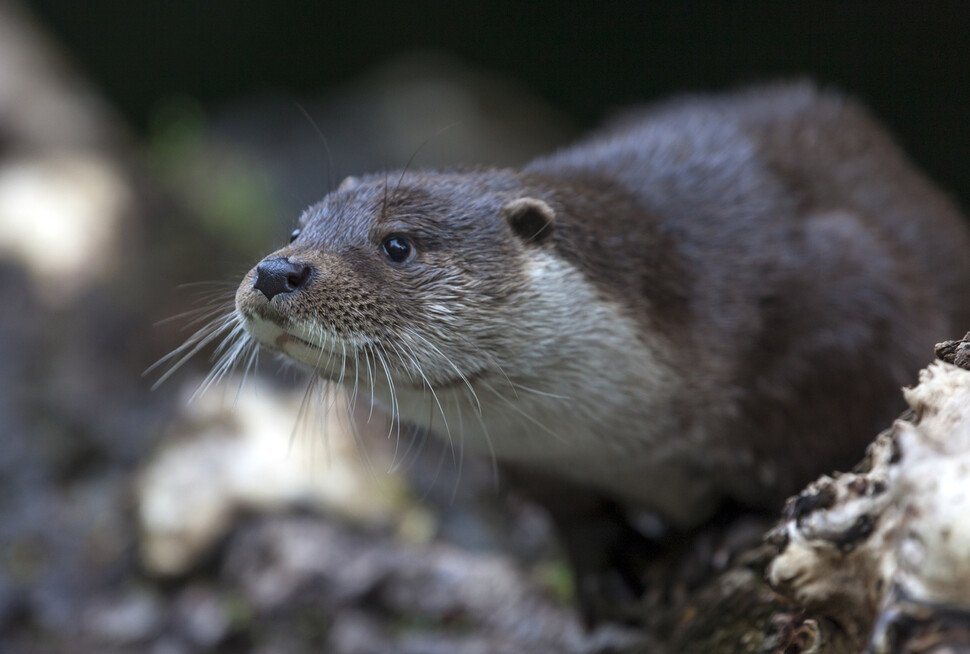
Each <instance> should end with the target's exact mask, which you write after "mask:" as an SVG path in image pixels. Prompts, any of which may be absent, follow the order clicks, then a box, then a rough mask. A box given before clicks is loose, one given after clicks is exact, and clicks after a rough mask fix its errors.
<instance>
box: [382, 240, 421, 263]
mask: <svg viewBox="0 0 970 654" xmlns="http://www.w3.org/2000/svg"><path fill="white" fill-rule="evenodd" d="M381 249H383V250H384V254H386V255H387V258H388V259H390V260H391V261H393V262H394V263H403V262H405V261H407V260H408V257H410V256H411V252H413V251H414V248H412V247H411V242H410V241H409V240H407V239H406V238H404V237H403V236H398V235H396V234H394V235H392V236H388V237H387V238H385V239H384V242H383V243H381Z"/></svg>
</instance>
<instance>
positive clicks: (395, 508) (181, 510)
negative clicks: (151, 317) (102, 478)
mask: <svg viewBox="0 0 970 654" xmlns="http://www.w3.org/2000/svg"><path fill="white" fill-rule="evenodd" d="M225 383H226V386H227V387H228V388H237V387H239V384H240V381H239V380H232V379H230V380H227V381H226V382H225ZM247 383H248V384H249V385H250V387H248V388H244V389H242V390H240V393H241V397H240V398H239V400H238V401H236V402H233V401H232V400H231V398H226V397H224V396H223V394H222V393H219V392H211V393H207V394H203V395H202V396H201V397H198V398H196V399H195V400H194V401H193V402H191V403H190V404H188V406H187V408H186V410H185V414H184V416H183V418H182V421H181V423H180V424H179V425H177V426H175V427H174V428H173V430H172V433H171V434H170V435H169V437H168V441H167V444H166V445H164V446H163V447H162V449H161V451H160V452H159V453H158V454H157V455H156V456H155V457H154V458H153V459H152V460H151V461H150V462H149V463H148V465H147V466H146V467H145V469H144V470H143V471H142V473H141V475H140V479H139V483H138V485H137V514H138V519H139V524H140V528H141V546H140V550H141V557H142V562H143V564H144V565H145V567H146V568H147V570H148V571H150V572H151V573H153V574H159V575H168V576H171V575H179V574H183V573H185V572H186V571H187V570H189V569H190V568H191V567H192V566H193V565H194V564H195V563H196V562H197V561H198V559H199V558H200V557H201V556H203V555H204V554H206V553H207V552H208V551H209V549H210V548H211V547H212V546H213V545H214V544H215V543H217V542H218V541H219V539H220V538H221V537H222V536H224V535H225V534H226V533H227V532H228V530H229V529H230V527H231V526H232V523H233V520H234V518H235V517H237V516H238V515H240V514H241V513H242V512H243V511H256V512H269V511H274V510H280V509H283V508H286V507H291V508H292V507H305V508H310V509H313V510H316V511H321V512H327V513H332V514H335V515H340V516H343V517H344V518H346V519H350V520H352V521H356V522H361V523H365V524H369V525H375V524H384V525H388V524H391V523H393V522H396V521H397V520H398V519H399V516H401V515H404V514H405V513H406V512H405V511H404V509H405V508H406V506H405V502H404V496H405V487H404V485H403V484H402V481H401V479H400V478H398V477H397V476H395V475H393V474H391V473H388V472H386V471H387V470H388V468H389V467H390V466H391V462H390V461H389V460H378V461H374V460H368V459H365V458H363V457H362V456H361V453H360V451H359V449H358V445H357V444H356V443H355V442H354V438H355V437H354V436H353V434H352V433H351V431H350V430H349V428H348V426H347V424H346V422H341V420H340V419H339V409H337V410H334V411H332V412H331V413H330V414H329V415H322V416H320V420H321V421H323V422H322V424H313V423H311V424H310V425H306V426H305V429H306V431H307V432H308V433H300V431H301V430H299V429H298V427H299V426H300V425H299V420H300V404H301V401H302V400H303V393H302V392H295V393H294V392H291V393H284V392H282V391H279V390H276V389H274V388H273V387H272V386H271V385H269V384H267V383H265V382H263V381H262V380H260V379H259V378H256V379H253V380H250V381H249V382H247ZM307 401H308V402H310V403H315V402H319V401H321V399H320V398H318V397H317V396H316V395H315V394H311V396H310V397H309V399H308V400H307ZM336 401H337V402H338V406H339V403H340V402H343V401H344V399H343V398H342V397H338V398H337V399H336ZM314 413H316V412H315V410H314ZM376 422H381V421H377V420H375V423H376ZM377 454H379V452H378V451H375V455H377ZM368 464H369V465H371V466H375V467H376V470H372V469H369V468H368Z"/></svg>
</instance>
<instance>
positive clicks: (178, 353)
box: [142, 313, 237, 390]
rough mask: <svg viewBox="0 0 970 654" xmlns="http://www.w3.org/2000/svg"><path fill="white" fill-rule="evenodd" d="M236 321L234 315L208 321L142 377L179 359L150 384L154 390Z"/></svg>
mask: <svg viewBox="0 0 970 654" xmlns="http://www.w3.org/2000/svg"><path fill="white" fill-rule="evenodd" d="M236 321H237V318H236V314H235V313H230V314H227V315H225V316H222V317H220V318H216V319H215V320H212V321H210V322H209V323H208V324H207V325H205V326H204V327H202V328H200V329H199V330H197V331H196V332H195V333H194V334H192V335H191V336H189V337H188V338H187V339H186V340H185V343H183V344H182V345H180V346H179V347H177V348H175V349H174V350H172V351H171V352H169V353H168V354H166V355H165V356H163V357H162V358H161V359H159V360H158V361H156V362H155V363H153V364H152V365H151V366H149V367H148V368H147V369H146V370H145V372H143V373H142V375H143V376H144V375H147V374H149V373H151V372H152V371H153V370H155V369H156V368H158V367H159V366H161V365H163V364H164V363H166V362H168V361H171V360H172V359H173V358H175V357H181V358H179V359H178V360H177V361H176V362H175V363H174V364H173V365H172V366H171V367H170V368H169V369H168V370H166V371H165V373H164V374H163V375H162V376H161V377H159V378H158V381H156V382H155V383H154V384H152V390H155V389H157V388H158V387H159V386H161V385H162V384H163V383H164V382H165V380H166V379H168V378H169V377H171V376H172V375H173V374H175V371H177V370H178V369H179V368H181V367H182V366H183V365H185V363H186V362H187V361H188V360H189V359H191V358H192V357H193V356H195V355H196V354H197V353H198V352H199V351H200V350H202V349H203V348H205V347H206V346H207V345H208V344H209V343H211V342H212V341H214V340H215V339H216V338H218V337H219V336H220V335H222V333H223V332H225V331H226V330H227V329H230V328H232V327H233V324H234V323H236Z"/></svg>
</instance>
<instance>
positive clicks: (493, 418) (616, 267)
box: [236, 85, 970, 526]
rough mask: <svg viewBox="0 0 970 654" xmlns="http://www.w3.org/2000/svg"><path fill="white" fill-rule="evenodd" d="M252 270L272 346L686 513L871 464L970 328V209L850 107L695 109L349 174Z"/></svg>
mask: <svg viewBox="0 0 970 654" xmlns="http://www.w3.org/2000/svg"><path fill="white" fill-rule="evenodd" d="M294 234H295V236H294V240H293V241H292V242H291V244H290V245H288V246H287V247H285V248H283V249H281V250H279V251H278V252H276V253H274V254H272V255H270V256H269V257H267V258H266V259H265V260H264V261H263V262H261V263H260V264H259V265H258V266H257V267H256V268H254V269H253V270H252V271H251V272H250V273H249V275H247V277H246V278H245V279H244V280H243V282H242V284H241V286H240V288H239V291H238V293H237V297H236V306H237V313H238V315H239V316H240V318H241V319H242V321H243V324H244V325H245V327H246V329H247V330H248V332H249V333H250V334H251V335H252V336H254V337H255V338H256V339H257V340H258V341H259V342H260V343H261V344H263V345H265V346H267V347H269V348H271V349H274V350H278V351H280V352H282V353H283V354H285V355H287V356H289V357H291V358H293V359H297V360H299V361H302V362H304V363H306V364H308V365H310V366H312V367H313V368H314V369H315V370H316V371H317V372H318V373H319V374H321V375H324V376H327V377H330V378H332V379H335V380H338V381H340V382H341V383H343V384H344V385H347V386H349V387H351V388H352V389H354V392H355V393H367V394H372V395H373V396H374V397H376V398H377V399H378V400H379V401H380V402H381V403H382V404H383V405H384V407H385V408H386V409H387V410H388V411H389V412H390V413H391V414H392V415H393V416H394V419H400V420H403V421H405V422H409V423H415V424H418V425H423V426H425V427H428V428H430V429H431V430H433V431H434V432H436V433H437V434H439V435H441V436H442V437H444V438H451V439H452V440H453V441H454V442H455V443H456V444H457V443H461V444H462V446H463V447H465V448H471V449H474V450H477V451H479V452H481V453H483V454H484V455H486V456H494V457H495V458H496V459H497V460H498V461H499V462H500V463H503V464H508V465H510V466H511V467H512V468H514V469H516V470H517V471H518V472H517V476H519V477H520V478H522V477H525V478H528V477H530V475H534V476H535V478H536V479H542V480H543V483H544V484H545V483H547V482H548V481H549V480H551V483H553V484H555V483H556V482H557V480H561V481H562V482H563V484H564V488H569V489H576V488H579V489H584V490H588V491H589V493H590V494H593V495H596V496H602V497H605V498H610V499H611V500H615V501H619V502H621V503H623V504H635V505H639V506H644V507H648V508H651V509H654V510H656V511H658V512H660V513H661V514H662V515H663V516H665V517H666V518H667V519H668V520H670V521H672V522H673V523H675V524H678V525H682V526H690V525H693V524H697V523H699V522H700V521H703V520H704V519H706V518H707V517H709V516H710V514H711V513H712V511H714V509H715V508H716V507H717V505H718V503H720V502H721V501H723V500H725V499H731V500H735V501H738V502H740V503H742V504H744V505H749V506H760V507H776V506H779V504H780V502H781V501H782V500H783V499H784V497H785V496H787V495H788V494H791V493H793V492H795V491H796V490H798V489H799V488H800V487H801V486H802V485H803V484H804V483H806V482H807V481H809V480H810V479H811V478H813V477H814V476H816V475H818V474H820V473H822V472H826V471H830V470H832V469H835V468H837V467H845V466H848V465H851V464H852V463H853V462H854V461H856V460H857V459H858V458H859V457H860V456H861V454H862V452H863V448H864V446H865V444H866V443H867V442H868V441H869V440H870V439H871V438H872V437H873V436H874V435H875V434H876V433H877V431H878V430H879V429H881V428H882V427H884V426H885V425H887V424H888V422H889V421H891V420H892V419H893V418H894V417H895V416H896V415H897V413H898V412H899V411H900V409H901V408H902V404H901V398H900V393H899V388H900V387H901V386H903V385H906V384H909V383H912V382H913V381H915V375H916V372H917V371H918V369H919V368H920V367H921V365H922V364H923V363H925V361H926V360H927V358H928V357H929V356H930V354H931V352H932V346H933V344H934V343H935V342H937V341H940V340H943V339H944V338H946V337H950V336H952V335H953V334H960V333H963V332H964V331H966V330H967V329H968V328H970V312H968V307H970V238H968V233H967V230H966V227H965V225H964V223H963V219H962V217H961V216H960V215H959V213H958V212H957V210H956V209H955V208H954V207H953V205H952V204H951V203H950V202H949V200H948V199H947V198H946V197H944V195H943V194H941V193H940V192H939V191H938V190H936V189H935V188H934V187H933V186H932V185H931V184H930V183H929V182H928V181H927V180H926V179H925V178H924V177H923V176H922V175H921V174H920V173H918V172H917V171H916V170H914V168H913V167H912V165H911V164H910V163H909V162H908V161H907V159H906V158H905V156H904V155H903V154H902V153H901V152H900V151H899V150H898V148H897V147H896V146H895V145H894V144H893V142H892V141H891V139H890V138H889V137H888V136H887V135H886V134H885V132H884V131H883V130H882V129H881V128H880V127H879V126H878V125H877V124H875V123H874V122H873V120H872V119H870V118H869V117H868V115H867V114H866V112H865V111H864V110H863V109H861V108H860V107H858V106H857V105H855V104H854V103H852V102H850V101H848V100H846V99H844V98H842V97H840V96H838V95H835V94H832V93H827V92H822V91H819V90H817V89H815V88H814V87H811V86H809V85H785V86H775V87H768V88H762V89H754V90H749V91H745V92H741V93H736V94H732V95H725V96H699V97H691V98H686V99H681V100H675V101H673V102H669V103H666V104H662V105H659V106H658V107H656V108H652V109H648V110H647V111H645V112H642V113H640V114H639V115H637V116H634V117H630V118H628V119H626V120H623V121H621V122H620V123H617V124H614V125H613V126H611V127H608V128H607V129H606V130H604V131H603V132H601V133H599V134H597V135H594V136H593V137H591V138H589V139H587V140H585V141H582V142H580V143H578V144H577V145H574V146H572V147H569V148H567V149H564V150H562V151H560V152H557V153H555V154H553V155H551V156H548V157H545V158H541V159H539V160H536V161H534V162H532V163H530V164H529V165H527V166H525V167H524V168H523V169H521V170H494V169H473V170H460V171H444V172H428V171H415V172H405V173H400V172H397V173H391V174H389V175H384V174H381V175H375V176H372V177H365V178H362V179H352V178H351V179H348V180H347V181H345V183H344V184H343V185H341V187H340V188H339V189H338V190H336V191H335V192H333V193H331V194H330V195H328V196H327V197H326V198H324V200H323V201H322V202H320V203H319V204H317V205H315V206H313V207H311V208H310V209H308V210H307V211H306V212H305V213H304V215H303V216H302V217H301V218H300V228H299V230H298V231H297V232H295V233H294Z"/></svg>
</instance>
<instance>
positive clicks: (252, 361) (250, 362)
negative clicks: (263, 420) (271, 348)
mask: <svg viewBox="0 0 970 654" xmlns="http://www.w3.org/2000/svg"><path fill="white" fill-rule="evenodd" d="M246 347H248V348H249V349H250V353H249V358H248V359H247V360H246V367H245V369H243V375H242V379H241V380H239V388H238V389H236V397H235V398H234V399H233V401H232V405H233V406H236V405H237V404H238V403H239V396H240V395H241V394H242V389H243V386H245V385H246V379H248V378H249V371H250V370H251V369H252V370H254V371H255V367H256V362H257V360H258V359H259V343H257V342H256V341H255V340H254V339H252V338H250V337H249V336H248V335H247V338H246Z"/></svg>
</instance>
